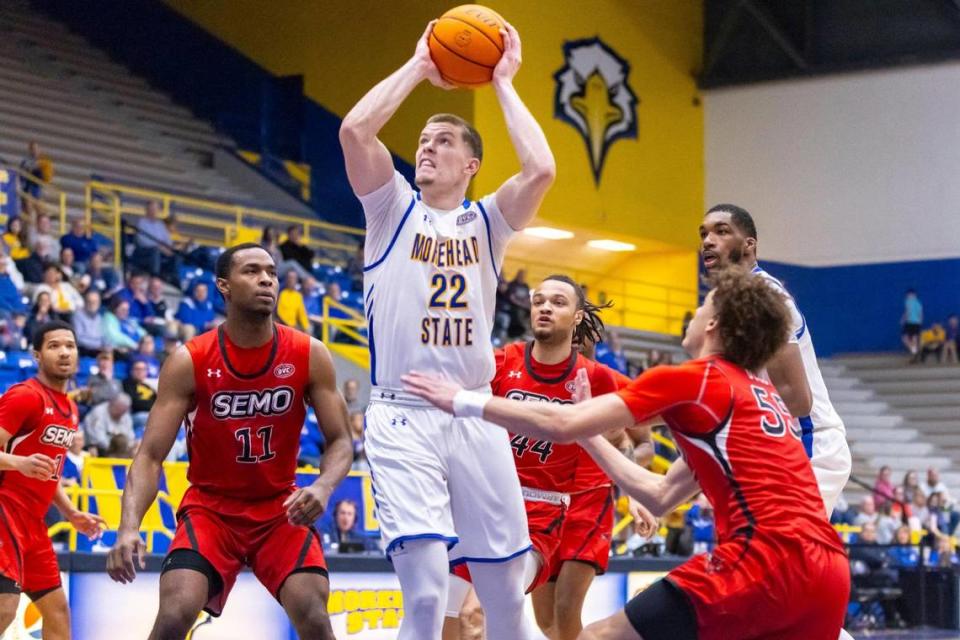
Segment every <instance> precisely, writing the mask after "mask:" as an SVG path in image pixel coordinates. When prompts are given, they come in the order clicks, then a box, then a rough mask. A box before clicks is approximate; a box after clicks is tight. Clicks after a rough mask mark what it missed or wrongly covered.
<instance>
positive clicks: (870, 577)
mask: <svg viewBox="0 0 960 640" xmlns="http://www.w3.org/2000/svg"><path fill="white" fill-rule="evenodd" d="M879 544H880V543H878V541H877V529H876V526H875V525H873V524H872V523H867V524H865V525H863V530H862V531H861V532H860V535H859V536H858V537H857V541H856V544H855V545H854V546H852V547H851V548H850V568H851V573H852V574H853V576H852V578H853V586H854V587H856V588H872V589H876V588H890V587H893V586H895V585H896V584H897V581H898V580H899V574H898V572H897V570H896V569H894V568H892V567H891V566H890V565H891V562H890V557H889V555H888V553H887V551H886V550H885V549H883V548H881V547H880V546H879ZM880 605H881V607H882V608H883V618H884V622H885V624H886V626H889V627H894V626H901V625H902V620H901V618H900V614H899V611H898V610H897V604H896V602H895V601H893V600H888V599H883V600H881V601H880Z"/></svg>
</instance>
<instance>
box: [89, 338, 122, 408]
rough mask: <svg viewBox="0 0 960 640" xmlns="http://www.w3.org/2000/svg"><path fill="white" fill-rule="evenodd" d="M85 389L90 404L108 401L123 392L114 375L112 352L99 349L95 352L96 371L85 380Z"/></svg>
mask: <svg viewBox="0 0 960 640" xmlns="http://www.w3.org/2000/svg"><path fill="white" fill-rule="evenodd" d="M87 389H88V390H89V391H88V396H89V399H88V400H87V402H88V404H90V405H91V406H95V405H98V404H100V403H102V402H110V401H111V400H113V399H114V398H116V397H117V396H118V395H120V394H121V393H123V384H122V383H121V382H120V381H119V380H117V379H116V378H115V377H114V371H113V353H112V352H110V351H101V352H100V353H99V354H97V372H96V373H94V374H93V375H92V376H90V378H89V379H88V380H87Z"/></svg>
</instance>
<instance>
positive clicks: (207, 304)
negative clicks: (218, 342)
mask: <svg viewBox="0 0 960 640" xmlns="http://www.w3.org/2000/svg"><path fill="white" fill-rule="evenodd" d="M209 295H210V290H209V288H208V287H207V285H206V283H203V282H197V283H196V284H194V285H193V291H192V292H191V293H190V297H186V298H183V300H181V301H180V306H179V307H178V308H177V316H176V318H177V320H178V321H179V322H180V327H181V334H182V336H183V339H184V341H188V340H192V339H193V337H194V336H196V335H199V334H201V333H203V332H205V331H209V330H210V329H212V328H213V327H214V326H215V324H216V315H217V314H216V312H214V310H213V302H211V301H210V297H209Z"/></svg>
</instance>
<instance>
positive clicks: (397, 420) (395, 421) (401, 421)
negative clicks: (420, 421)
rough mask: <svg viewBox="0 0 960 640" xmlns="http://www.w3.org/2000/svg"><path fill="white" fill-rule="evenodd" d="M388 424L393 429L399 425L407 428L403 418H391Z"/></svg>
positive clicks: (405, 420)
mask: <svg viewBox="0 0 960 640" xmlns="http://www.w3.org/2000/svg"><path fill="white" fill-rule="evenodd" d="M390 424H391V425H392V426H394V427H395V426H397V425H400V426H401V427H405V426H407V419H406V418H405V417H403V416H400V417H399V418H393V419H392V420H390Z"/></svg>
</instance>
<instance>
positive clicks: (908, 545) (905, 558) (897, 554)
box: [887, 524, 920, 569]
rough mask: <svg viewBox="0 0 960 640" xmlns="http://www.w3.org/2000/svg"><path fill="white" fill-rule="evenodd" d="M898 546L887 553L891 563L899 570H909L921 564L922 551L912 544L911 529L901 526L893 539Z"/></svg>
mask: <svg viewBox="0 0 960 640" xmlns="http://www.w3.org/2000/svg"><path fill="white" fill-rule="evenodd" d="M893 544H895V545H896V546H895V547H893V548H892V549H889V550H888V551H887V555H888V556H889V557H890V563H891V564H892V565H893V566H894V567H896V568H897V569H909V568H912V567H915V566H917V565H918V564H919V563H920V551H919V550H918V549H917V547H915V546H914V545H913V543H912V542H911V534H910V527H908V526H907V525H905V524H904V525H900V526H899V527H897V533H896V535H894V537H893Z"/></svg>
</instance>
